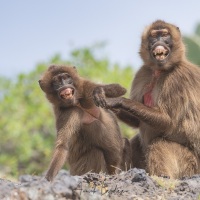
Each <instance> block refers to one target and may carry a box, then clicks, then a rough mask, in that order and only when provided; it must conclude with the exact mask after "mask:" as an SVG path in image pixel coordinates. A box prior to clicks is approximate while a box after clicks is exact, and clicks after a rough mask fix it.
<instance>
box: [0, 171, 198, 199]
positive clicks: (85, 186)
mask: <svg viewBox="0 0 200 200" xmlns="http://www.w3.org/2000/svg"><path fill="white" fill-rule="evenodd" d="M0 199H1V200H65V199H83V200H88V199H95V200H98V199H103V200H104V199H105V200H106V199H114V200H120V199H131V200H132V199H138V200H139V199H141V200H142V199H149V200H153V199H155V200H164V199H170V200H180V199H184V200H185V199H186V200H190V199H198V200H200V175H196V176H193V177H191V178H184V179H182V180H171V179H168V178H162V177H156V176H155V177H150V176H148V175H147V174H146V172H145V171H144V170H141V169H131V170H129V171H127V172H122V173H120V174H118V175H114V176H108V175H105V174H94V173H88V174H86V175H84V176H70V175H69V172H68V171H65V170H61V171H60V172H59V174H58V175H57V177H56V178H55V180H54V181H53V182H52V183H49V182H48V181H47V180H46V179H45V178H44V177H42V176H31V175H23V176H20V177H19V181H18V182H11V181H9V180H5V179H0Z"/></svg>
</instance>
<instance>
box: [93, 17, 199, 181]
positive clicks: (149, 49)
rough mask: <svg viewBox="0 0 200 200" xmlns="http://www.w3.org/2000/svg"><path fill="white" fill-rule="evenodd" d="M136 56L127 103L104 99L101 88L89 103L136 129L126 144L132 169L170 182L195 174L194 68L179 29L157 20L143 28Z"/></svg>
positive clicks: (196, 111) (196, 77) (196, 112)
mask: <svg viewBox="0 0 200 200" xmlns="http://www.w3.org/2000/svg"><path fill="white" fill-rule="evenodd" d="M140 55H141V58H142V59H143V62H144V64H143V65H142V67H141V68H140V69H139V71H138V72H137V73H136V76H135V78H134V80H133V82H132V88H131V94H130V99H127V98H124V97H117V98H113V99H108V98H105V97H104V95H103V92H104V87H103V86H102V87H99V88H96V89H95V90H94V93H93V95H94V101H95V103H96V105H98V106H101V107H106V108H110V109H115V113H116V115H117V116H118V118H119V119H121V120H122V121H124V122H125V123H127V124H129V125H130V126H132V127H137V128H139V133H138V134H137V135H136V136H134V137H133V138H132V139H131V141H130V142H131V149H132V159H131V160H132V166H133V167H138V168H143V169H146V170H147V172H148V173H149V174H150V175H158V176H169V177H171V178H181V177H184V176H192V175H194V174H197V173H199V172H200V68H198V67H197V66H195V65H194V64H192V63H190V62H189V61H188V60H187V59H186V56H185V46H184V44H183V41H182V37H181V33H180V30H179V28H178V27H176V26H175V25H172V24H169V23H166V22H164V21H162V20H157V21H155V22H153V23H152V24H151V25H149V26H148V27H147V28H146V29H145V30H144V32H143V35H142V42H141V48H140ZM116 110H117V111H118V112H116Z"/></svg>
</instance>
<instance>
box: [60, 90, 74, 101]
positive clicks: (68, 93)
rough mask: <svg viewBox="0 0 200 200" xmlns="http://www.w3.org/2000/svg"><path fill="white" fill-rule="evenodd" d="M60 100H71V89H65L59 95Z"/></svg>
mask: <svg viewBox="0 0 200 200" xmlns="http://www.w3.org/2000/svg"><path fill="white" fill-rule="evenodd" d="M59 94H60V97H61V98H62V99H71V98H72V97H73V96H74V89H73V88H65V89H63V90H61V92H60V93H59Z"/></svg>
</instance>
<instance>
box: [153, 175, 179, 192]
mask: <svg viewBox="0 0 200 200" xmlns="http://www.w3.org/2000/svg"><path fill="white" fill-rule="evenodd" d="M151 177H152V179H153V180H154V181H156V183H157V184H158V185H159V186H160V187H162V188H164V189H166V190H170V191H171V190H174V189H175V187H176V186H177V185H178V183H179V182H180V181H179V180H177V179H167V178H163V177H158V176H151Z"/></svg>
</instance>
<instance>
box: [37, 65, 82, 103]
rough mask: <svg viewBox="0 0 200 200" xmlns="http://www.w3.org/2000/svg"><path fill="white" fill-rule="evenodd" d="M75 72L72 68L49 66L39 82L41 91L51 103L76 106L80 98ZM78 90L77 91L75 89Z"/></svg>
mask: <svg viewBox="0 0 200 200" xmlns="http://www.w3.org/2000/svg"><path fill="white" fill-rule="evenodd" d="M78 80H79V78H78V75H77V71H76V69H75V68H73V67H63V66H51V67H49V69H48V70H47V72H46V73H44V76H43V77H42V79H40V80H39V84H40V87H41V89H42V90H43V91H44V92H45V93H46V94H47V95H48V96H49V97H50V99H54V100H53V101H54V102H55V101H57V102H62V104H64V105H65V106H67V107H68V106H74V105H77V104H78V102H79V99H80V97H81V88H80V86H79V85H78V82H80V81H78ZM77 88H79V89H77Z"/></svg>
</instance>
